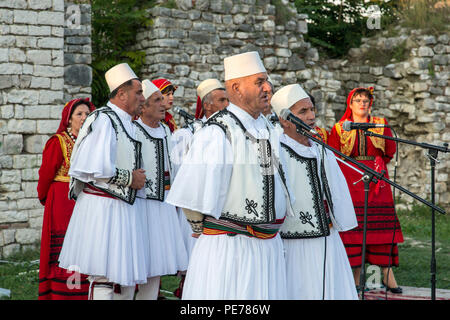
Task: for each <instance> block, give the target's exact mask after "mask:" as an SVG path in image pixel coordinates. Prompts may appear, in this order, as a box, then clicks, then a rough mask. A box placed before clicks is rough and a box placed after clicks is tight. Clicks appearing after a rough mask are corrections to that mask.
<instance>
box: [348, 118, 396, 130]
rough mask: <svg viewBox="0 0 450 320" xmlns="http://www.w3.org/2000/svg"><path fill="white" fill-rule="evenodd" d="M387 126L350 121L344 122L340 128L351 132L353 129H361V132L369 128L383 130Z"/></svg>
mask: <svg viewBox="0 0 450 320" xmlns="http://www.w3.org/2000/svg"><path fill="white" fill-rule="evenodd" d="M387 126H388V125H386V124H383V123H368V122H361V123H359V122H351V121H348V120H347V121H345V122H344V123H343V124H342V128H343V129H344V130H345V131H351V130H355V129H361V130H367V129H370V128H384V127H387Z"/></svg>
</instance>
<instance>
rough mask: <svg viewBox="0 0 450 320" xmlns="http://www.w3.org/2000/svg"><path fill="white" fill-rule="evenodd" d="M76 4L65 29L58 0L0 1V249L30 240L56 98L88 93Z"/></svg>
mask: <svg viewBox="0 0 450 320" xmlns="http://www.w3.org/2000/svg"><path fill="white" fill-rule="evenodd" d="M84 2H86V1H84ZM65 5H66V7H65ZM79 6H80V15H81V19H80V21H81V23H80V25H79V27H80V28H78V29H68V28H67V27H66V17H65V8H67V4H65V2H64V0H28V1H27V0H14V1H0V89H1V92H0V143H1V146H0V256H1V255H3V256H7V255H9V254H11V253H12V252H14V251H16V250H18V249H20V248H21V247H23V248H27V247H30V246H34V245H35V244H36V243H38V241H39V239H40V233H41V226H42V214H43V207H42V206H41V204H40V203H39V200H38V199H37V191H36V186H37V180H38V170H39V167H40V165H41V161H42V150H43V148H44V145H45V142H46V141H47V139H48V138H49V137H50V135H51V134H53V133H54V132H55V131H56V129H57V127H58V125H59V122H60V118H61V111H62V108H63V106H64V103H65V102H66V101H67V100H69V99H71V98H72V97H75V96H77V95H78V94H79V93H80V92H81V93H82V95H83V96H90V92H91V91H90V82H91V78H92V76H91V73H92V72H91V70H90V67H88V66H87V64H89V63H90V53H91V49H90V6H89V3H86V4H84V5H79ZM76 27H77V26H75V28H76ZM71 68H78V73H77V74H75V75H74V72H71V71H72V70H73V69H71ZM80 79H82V80H80Z"/></svg>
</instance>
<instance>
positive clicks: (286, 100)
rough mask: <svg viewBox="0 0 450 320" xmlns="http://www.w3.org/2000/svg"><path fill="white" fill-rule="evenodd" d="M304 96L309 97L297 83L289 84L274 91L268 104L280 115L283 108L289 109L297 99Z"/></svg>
mask: <svg viewBox="0 0 450 320" xmlns="http://www.w3.org/2000/svg"><path fill="white" fill-rule="evenodd" d="M305 98H309V96H308V94H307V93H306V92H305V90H303V88H302V87H301V86H300V85H299V84H290V85H287V86H284V87H282V88H281V89H280V90H278V91H277V92H275V94H274V95H273V97H272V100H271V101H270V104H271V105H272V108H273V110H274V111H275V113H276V114H277V115H280V113H281V111H282V110H283V109H289V108H290V107H292V106H293V105H294V104H295V103H296V102H297V101H300V100H302V99H305Z"/></svg>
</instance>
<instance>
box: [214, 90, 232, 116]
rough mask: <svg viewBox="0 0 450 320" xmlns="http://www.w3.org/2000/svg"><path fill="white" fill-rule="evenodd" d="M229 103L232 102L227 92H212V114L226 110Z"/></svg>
mask: <svg viewBox="0 0 450 320" xmlns="http://www.w3.org/2000/svg"><path fill="white" fill-rule="evenodd" d="M229 103H230V101H229V100H228V96H227V92H226V91H225V90H214V91H212V92H211V105H210V109H211V110H210V112H211V113H215V112H217V111H220V110H223V109H225V108H226V107H228V104H229Z"/></svg>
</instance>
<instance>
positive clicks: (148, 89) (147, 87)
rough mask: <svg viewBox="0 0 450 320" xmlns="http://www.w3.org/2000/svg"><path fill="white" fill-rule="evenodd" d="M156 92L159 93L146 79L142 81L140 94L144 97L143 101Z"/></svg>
mask: <svg viewBox="0 0 450 320" xmlns="http://www.w3.org/2000/svg"><path fill="white" fill-rule="evenodd" d="M156 91H159V89H158V87H157V86H155V85H154V84H153V82H151V81H150V80H147V79H145V80H144V81H142V94H143V95H144V98H145V100H147V99H148V97H150V96H151V95H152V94H154V93H155V92H156Z"/></svg>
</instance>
